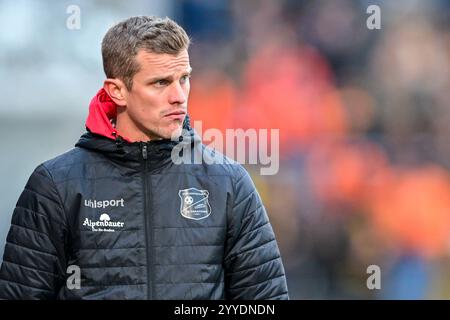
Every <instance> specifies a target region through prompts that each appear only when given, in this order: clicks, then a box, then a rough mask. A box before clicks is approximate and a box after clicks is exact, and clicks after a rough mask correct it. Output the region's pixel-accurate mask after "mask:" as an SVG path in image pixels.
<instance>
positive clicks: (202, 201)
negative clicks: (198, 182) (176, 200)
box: [178, 188, 211, 220]
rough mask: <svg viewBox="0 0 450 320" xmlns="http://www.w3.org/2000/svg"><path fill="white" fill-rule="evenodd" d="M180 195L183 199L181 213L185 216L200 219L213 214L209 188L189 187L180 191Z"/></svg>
mask: <svg viewBox="0 0 450 320" xmlns="http://www.w3.org/2000/svg"><path fill="white" fill-rule="evenodd" d="M178 195H179V196H180V199H181V204H180V213H181V215H182V216H183V217H185V218H188V219H194V220H200V219H204V218H206V217H208V216H209V215H210V214H211V206H210V205H209V202H208V197H209V192H208V190H199V189H197V188H189V189H183V190H180V191H178Z"/></svg>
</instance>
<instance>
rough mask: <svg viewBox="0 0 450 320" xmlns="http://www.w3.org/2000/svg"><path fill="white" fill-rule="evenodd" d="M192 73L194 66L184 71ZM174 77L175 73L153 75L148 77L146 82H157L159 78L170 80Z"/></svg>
mask: <svg viewBox="0 0 450 320" xmlns="http://www.w3.org/2000/svg"><path fill="white" fill-rule="evenodd" d="M191 73H192V67H189V68H187V69H186V70H185V71H184V72H183V74H188V75H190V74H191ZM172 79H173V74H167V75H160V76H154V77H151V78H149V79H147V81H146V82H156V81H159V80H169V81H170V80H172Z"/></svg>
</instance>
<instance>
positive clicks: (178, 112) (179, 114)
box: [164, 110, 186, 120]
mask: <svg viewBox="0 0 450 320" xmlns="http://www.w3.org/2000/svg"><path fill="white" fill-rule="evenodd" d="M185 116H186V111H184V110H175V111H172V112H171V113H168V114H166V115H165V116H164V117H169V118H171V119H173V120H175V119H180V120H182V119H183V118H184V117H185Z"/></svg>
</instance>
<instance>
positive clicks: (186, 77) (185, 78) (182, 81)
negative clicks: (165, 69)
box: [180, 74, 191, 83]
mask: <svg viewBox="0 0 450 320" xmlns="http://www.w3.org/2000/svg"><path fill="white" fill-rule="evenodd" d="M190 77H191V76H190V75H188V74H187V75H185V76H182V77H181V79H180V82H181V83H185V82H186V81H188V80H189V78H190Z"/></svg>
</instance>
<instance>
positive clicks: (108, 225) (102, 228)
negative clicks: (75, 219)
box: [83, 213, 124, 232]
mask: <svg viewBox="0 0 450 320" xmlns="http://www.w3.org/2000/svg"><path fill="white" fill-rule="evenodd" d="M123 225H124V223H123V222H120V221H111V218H110V217H109V215H108V214H106V213H103V214H102V215H100V218H99V220H98V221H95V222H94V221H92V220H91V219H89V218H86V219H84V222H83V226H88V227H90V228H91V230H92V231H99V232H115V231H116V230H118V229H121V228H123Z"/></svg>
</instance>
